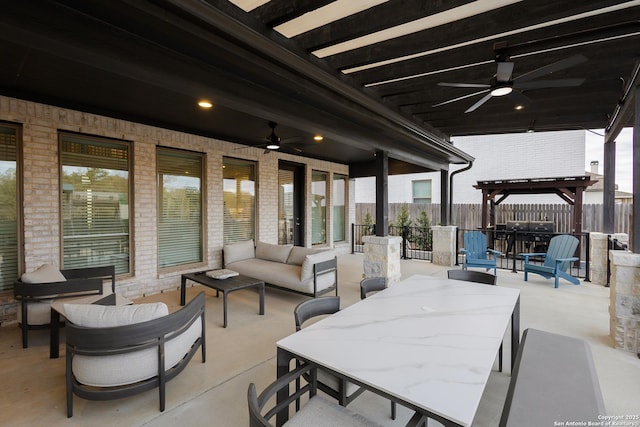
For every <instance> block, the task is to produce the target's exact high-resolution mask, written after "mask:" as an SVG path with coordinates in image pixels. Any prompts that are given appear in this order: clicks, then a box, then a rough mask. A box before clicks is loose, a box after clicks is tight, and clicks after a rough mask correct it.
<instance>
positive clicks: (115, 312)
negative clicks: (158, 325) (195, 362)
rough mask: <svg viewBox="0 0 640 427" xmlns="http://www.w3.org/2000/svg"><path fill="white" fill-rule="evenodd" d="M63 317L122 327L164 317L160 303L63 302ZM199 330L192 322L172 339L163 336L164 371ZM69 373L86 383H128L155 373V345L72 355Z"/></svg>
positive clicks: (87, 323)
mask: <svg viewBox="0 0 640 427" xmlns="http://www.w3.org/2000/svg"><path fill="white" fill-rule="evenodd" d="M64 309H65V316H66V317H67V319H68V320H69V321H71V322H73V323H75V324H77V325H80V326H86V327H96V328H98V327H110V326H124V325H130V324H134V323H139V322H145V321H149V320H153V319H157V318H160V317H162V316H166V315H167V314H168V313H169V310H168V309H167V306H166V305H165V304H164V303H150V304H134V305H124V306H101V305H91V304H65V305H64ZM201 333H202V323H201V322H199V321H196V322H194V323H193V324H192V325H191V326H190V327H189V329H187V330H186V331H184V332H183V333H182V334H181V335H179V336H177V337H175V338H174V339H171V340H168V338H169V337H170V336H173V334H169V335H166V338H167V341H166V344H165V363H164V367H165V370H166V369H168V368H170V367H172V366H175V365H176V364H177V363H178V362H180V361H181V360H182V359H183V358H184V356H185V355H186V354H187V353H188V352H189V350H190V349H191V347H192V346H193V343H194V342H196V340H197V339H198V338H199V337H200V335H201ZM72 369H73V374H74V376H75V377H76V379H77V380H78V381H79V382H80V383H82V384H86V385H90V386H95V387H114V386H119V385H125V384H132V383H135V382H138V381H143V380H146V379H148V378H153V377H154V376H156V375H158V350H157V348H156V347H153V348H149V349H145V350H140V351H136V352H132V353H125V354H118V355H113V356H75V357H74V358H73V368H72Z"/></svg>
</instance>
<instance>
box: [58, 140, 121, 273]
mask: <svg viewBox="0 0 640 427" xmlns="http://www.w3.org/2000/svg"><path fill="white" fill-rule="evenodd" d="M60 158H61V161H60V164H61V167H62V173H61V177H62V179H61V181H62V183H61V185H62V255H63V260H62V264H63V267H64V268H80V267H95V266H100V265H115V267H116V273H117V274H121V273H128V272H129V271H130V268H129V247H130V241H129V236H130V233H129V229H130V226H129V218H130V205H129V194H130V190H129V189H130V180H129V169H130V165H129V158H130V156H129V144H127V143H123V142H119V141H113V140H108V139H98V138H91V137H87V136H80V135H70V134H61V135H60Z"/></svg>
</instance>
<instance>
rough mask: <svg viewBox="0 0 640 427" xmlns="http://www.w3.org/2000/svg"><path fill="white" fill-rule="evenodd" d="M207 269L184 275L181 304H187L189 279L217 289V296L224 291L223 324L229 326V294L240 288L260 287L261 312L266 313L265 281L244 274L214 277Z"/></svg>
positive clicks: (181, 285) (181, 286) (181, 287)
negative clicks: (209, 274)
mask: <svg viewBox="0 0 640 427" xmlns="http://www.w3.org/2000/svg"><path fill="white" fill-rule="evenodd" d="M206 273H207V272H206V271H201V272H198V273H189V274H183V275H182V281H181V283H180V305H185V299H186V295H185V294H186V285H187V279H188V280H191V281H193V282H196V283H199V284H201V285H203V286H207V287H209V288H211V289H215V290H216V297H218V296H220V292H222V307H223V311H224V323H223V326H224V327H225V328H226V327H227V295H228V294H230V293H231V292H234V291H238V290H240V289H247V288H258V290H259V291H260V314H261V315H263V314H264V282H263V281H262V280H260V279H254V278H253V277H249V276H243V275H242V274H240V275H238V276H234V277H229V278H227V279H213V278H211V277H209V276H207V274H206Z"/></svg>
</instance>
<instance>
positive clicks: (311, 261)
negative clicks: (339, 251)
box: [300, 250, 336, 281]
mask: <svg viewBox="0 0 640 427" xmlns="http://www.w3.org/2000/svg"><path fill="white" fill-rule="evenodd" d="M335 256H336V255H335V254H334V253H333V251H332V250H327V251H322V252H318V253H317V254H312V255H307V256H306V257H305V259H304V261H303V262H302V268H301V271H300V280H303V281H304V280H307V279H310V278H312V277H313V266H314V265H315V264H316V263H318V262H322V261H328V260H330V259H333V258H334V257H335Z"/></svg>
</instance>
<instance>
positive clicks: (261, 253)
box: [256, 242, 293, 263]
mask: <svg viewBox="0 0 640 427" xmlns="http://www.w3.org/2000/svg"><path fill="white" fill-rule="evenodd" d="M291 248H293V245H273V244H271V243H264V242H257V243H256V258H260V259H264V260H267V261H275V262H281V263H285V262H287V258H289V254H290V253H291Z"/></svg>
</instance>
